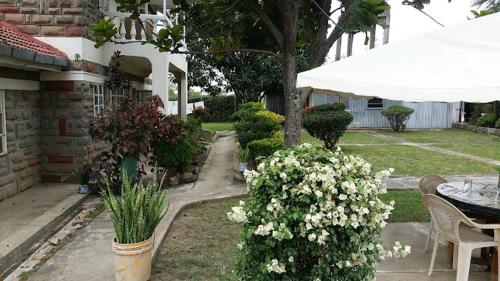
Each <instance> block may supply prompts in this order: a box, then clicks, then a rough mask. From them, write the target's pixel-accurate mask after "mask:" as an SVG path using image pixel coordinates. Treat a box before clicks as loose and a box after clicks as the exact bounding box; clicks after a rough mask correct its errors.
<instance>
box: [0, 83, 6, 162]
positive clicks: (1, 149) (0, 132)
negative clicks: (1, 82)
mask: <svg viewBox="0 0 500 281" xmlns="http://www.w3.org/2000/svg"><path fill="white" fill-rule="evenodd" d="M5 115H6V112H5V90H0V142H1V143H0V155H5V154H7V118H6V117H5Z"/></svg>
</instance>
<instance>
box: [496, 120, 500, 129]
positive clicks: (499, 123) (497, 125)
mask: <svg viewBox="0 0 500 281" xmlns="http://www.w3.org/2000/svg"><path fill="white" fill-rule="evenodd" d="M495 128H497V129H500V118H498V120H497V122H495Z"/></svg>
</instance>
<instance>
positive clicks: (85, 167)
mask: <svg viewBox="0 0 500 281" xmlns="http://www.w3.org/2000/svg"><path fill="white" fill-rule="evenodd" d="M90 173H92V165H91V163H90V162H85V163H83V164H82V165H81V166H80V167H78V168H76V169H74V170H73V176H74V177H75V179H76V181H77V182H78V184H80V185H86V184H89V181H90Z"/></svg>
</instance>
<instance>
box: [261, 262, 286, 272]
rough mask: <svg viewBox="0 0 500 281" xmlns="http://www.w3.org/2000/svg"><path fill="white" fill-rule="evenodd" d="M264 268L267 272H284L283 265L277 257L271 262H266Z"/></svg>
mask: <svg viewBox="0 0 500 281" xmlns="http://www.w3.org/2000/svg"><path fill="white" fill-rule="evenodd" d="M266 268H267V272H269V273H271V272H276V273H278V274H282V273H285V272H286V270H285V265H284V264H282V263H280V262H278V260H277V259H273V260H271V263H270V264H267V265H266Z"/></svg>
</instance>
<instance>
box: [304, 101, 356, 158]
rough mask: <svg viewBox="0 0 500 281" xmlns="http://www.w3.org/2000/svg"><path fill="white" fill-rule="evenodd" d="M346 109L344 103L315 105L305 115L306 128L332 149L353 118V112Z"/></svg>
mask: <svg viewBox="0 0 500 281" xmlns="http://www.w3.org/2000/svg"><path fill="white" fill-rule="evenodd" d="M344 109H345V105H344V104H343V103H336V104H333V105H319V106H314V107H312V108H311V109H310V111H309V112H308V113H306V115H305V117H304V128H305V129H306V131H307V132H308V133H309V134H310V135H311V136H313V137H315V138H318V139H320V140H322V141H323V142H324V144H325V147H326V148H328V149H332V148H334V147H335V145H336V144H337V142H338V141H339V139H340V137H342V135H343V134H344V132H345V131H346V130H347V126H349V124H351V122H352V120H353V117H352V114H351V113H349V112H347V111H345V110H344Z"/></svg>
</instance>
